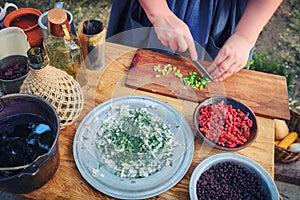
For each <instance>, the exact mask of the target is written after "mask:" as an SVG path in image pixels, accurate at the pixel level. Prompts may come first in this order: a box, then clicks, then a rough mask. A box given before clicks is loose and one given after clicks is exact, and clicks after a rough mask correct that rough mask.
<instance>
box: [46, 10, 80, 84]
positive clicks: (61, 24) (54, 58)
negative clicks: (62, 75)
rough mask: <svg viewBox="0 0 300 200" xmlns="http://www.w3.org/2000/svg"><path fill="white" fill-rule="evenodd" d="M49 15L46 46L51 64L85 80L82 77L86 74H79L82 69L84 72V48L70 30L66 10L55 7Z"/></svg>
mask: <svg viewBox="0 0 300 200" xmlns="http://www.w3.org/2000/svg"><path fill="white" fill-rule="evenodd" d="M47 17H48V31H49V37H47V38H46V39H45V40H44V48H45V50H46V53H47V55H48V58H49V60H50V65H51V66H53V67H56V68H58V69H61V70H64V71H65V72H67V73H68V74H69V75H71V76H73V78H74V79H76V80H77V81H78V82H80V83H82V82H84V79H83V78H82V77H84V76H82V75H80V76H79V72H80V71H81V72H80V73H82V74H84V69H81V67H83V66H82V63H83V54H82V49H81V46H80V43H79V40H78V38H77V37H76V36H75V35H73V34H72V33H71V32H70V24H69V23H68V17H67V14H66V12H65V11H64V10H63V9H61V8H53V9H51V10H50V11H49V12H48V15H47ZM78 76H79V77H78ZM78 79H82V80H78Z"/></svg>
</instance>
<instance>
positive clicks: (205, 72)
mask: <svg viewBox="0 0 300 200" xmlns="http://www.w3.org/2000/svg"><path fill="white" fill-rule="evenodd" d="M191 61H192V62H193V63H194V65H195V66H196V67H197V68H198V69H199V70H200V71H201V73H202V75H203V76H204V77H206V78H208V79H209V80H210V81H212V82H213V81H214V79H213V77H212V76H211V75H210V74H209V73H208V72H207V70H206V69H205V68H204V67H203V65H201V64H200V63H199V62H198V61H197V60H192V59H191Z"/></svg>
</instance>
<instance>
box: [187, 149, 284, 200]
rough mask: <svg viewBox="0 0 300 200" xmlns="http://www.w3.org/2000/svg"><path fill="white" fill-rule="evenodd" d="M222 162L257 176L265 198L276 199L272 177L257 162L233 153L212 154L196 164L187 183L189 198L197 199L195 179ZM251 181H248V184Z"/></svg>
mask: <svg viewBox="0 0 300 200" xmlns="http://www.w3.org/2000/svg"><path fill="white" fill-rule="evenodd" d="M223 162H233V163H234V164H237V165H239V166H241V167H243V168H244V169H245V170H247V171H248V172H250V173H251V174H252V175H254V176H255V177H257V178H258V183H259V184H260V185H261V189H262V191H263V193H264V194H265V197H266V199H270V200H271V199H272V200H278V199H279V193H278V189H277V187H276V184H275V182H274V180H273V179H272V177H271V176H270V175H269V174H268V172H267V171H266V170H265V169H264V168H263V167H262V166H261V165H259V164H258V163H257V162H255V161H253V160H252V159H250V158H248V157H246V156H242V155H240V154H235V153H228V152H227V153H219V154H215V155H213V156H210V157H208V158H206V159H204V160H203V161H202V162H201V163H199V164H198V165H197V167H196V168H195V169H194V171H193V173H192V176H191V179H190V183H189V195H190V199H198V198H197V181H198V180H199V178H200V177H201V175H202V174H203V173H204V172H205V171H206V170H208V169H209V168H210V167H212V166H214V165H216V164H219V163H223ZM250 184H251V182H249V185H250Z"/></svg>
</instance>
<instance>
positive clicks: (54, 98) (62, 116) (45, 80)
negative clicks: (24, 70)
mask: <svg viewBox="0 0 300 200" xmlns="http://www.w3.org/2000/svg"><path fill="white" fill-rule="evenodd" d="M27 56H28V64H29V67H30V71H29V74H28V75H27V77H26V79H25V80H24V82H23V84H22V86H21V88H20V93H26V94H34V95H36V96H39V97H41V98H44V99H45V100H47V101H48V102H49V103H50V104H51V105H52V106H53V107H54V108H55V109H56V112H57V114H58V117H59V120H60V127H61V128H65V127H66V126H68V125H71V124H72V123H73V122H74V121H75V120H76V119H77V118H78V117H79V115H80V114H81V111H82V109H83V103H84V99H83V93H82V90H81V87H80V85H79V83H78V82H77V81H76V80H74V78H73V77H72V76H70V75H69V74H67V73H66V72H65V71H62V70H60V69H57V68H55V67H52V66H51V65H49V59H48V57H47V54H46V55H43V53H42V50H41V48H39V47H32V48H30V49H29V50H28V51H27Z"/></svg>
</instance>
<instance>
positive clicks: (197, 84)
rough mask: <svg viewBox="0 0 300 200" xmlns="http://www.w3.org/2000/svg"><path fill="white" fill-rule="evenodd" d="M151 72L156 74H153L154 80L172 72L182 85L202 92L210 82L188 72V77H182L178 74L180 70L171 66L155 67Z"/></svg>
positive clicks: (194, 73) (195, 73)
mask: <svg viewBox="0 0 300 200" xmlns="http://www.w3.org/2000/svg"><path fill="white" fill-rule="evenodd" d="M153 70H154V71H155V72H157V74H155V78H160V77H161V76H163V77H164V76H168V75H169V74H170V73H171V72H172V74H173V75H174V76H175V77H177V78H179V80H180V81H181V82H183V83H184V85H186V86H188V87H192V88H194V89H199V90H202V89H203V88H204V87H207V86H208V83H209V82H210V80H209V79H208V78H204V77H202V76H199V75H198V73H197V72H189V74H188V75H186V76H183V74H182V73H181V72H180V69H178V68H177V67H175V66H172V65H171V64H166V65H164V66H163V67H162V66H161V65H155V66H154V67H153Z"/></svg>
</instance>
